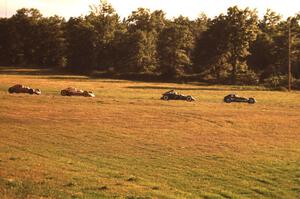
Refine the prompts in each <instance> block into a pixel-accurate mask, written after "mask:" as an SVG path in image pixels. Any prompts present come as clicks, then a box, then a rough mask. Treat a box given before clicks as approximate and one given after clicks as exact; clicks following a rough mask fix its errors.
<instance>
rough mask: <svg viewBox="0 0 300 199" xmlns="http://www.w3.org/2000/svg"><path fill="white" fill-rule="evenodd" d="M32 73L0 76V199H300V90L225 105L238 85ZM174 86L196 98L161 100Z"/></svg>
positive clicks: (261, 94) (267, 93)
mask: <svg viewBox="0 0 300 199" xmlns="http://www.w3.org/2000/svg"><path fill="white" fill-rule="evenodd" d="M33 72H34V71H29V72H28V71H27V72H26V71H22V70H19V71H17V73H11V72H10V71H6V72H3V71H2V73H1V74H0V127H1V128H0V198H41V197H42V198H128V199H129V198H130V199H131V198H132V199H133V198H210V199H217V198H283V199H286V198H300V93H299V92H293V93H286V92H270V91H255V90H252V91H245V90H240V91H235V92H238V94H240V95H243V96H246V97H247V96H248V97H250V96H254V97H255V98H256V99H257V100H258V103H257V104H254V105H249V104H224V103H223V102H222V99H223V97H224V95H225V94H228V93H230V92H232V91H231V90H232V89H234V90H236V89H238V88H237V87H230V86H227V87H226V86H205V85H195V84H168V83H143V82H131V81H123V80H109V79H91V78H88V77H83V76H62V75H47V74H41V75H33V74H34V73H33ZM16 83H21V84H25V85H29V86H31V87H33V88H40V89H41V90H42V92H43V95H41V96H30V95H26V94H18V95H17V94H13V95H11V94H8V93H7V88H8V87H9V86H11V85H13V84H16ZM68 86H75V87H78V88H82V89H88V90H93V91H95V94H96V98H83V97H62V96H60V95H59V92H58V91H60V90H61V89H63V88H66V87H68ZM171 88H175V89H177V91H179V92H182V93H186V94H192V95H193V96H195V97H196V98H197V101H196V102H192V103H188V102H182V101H168V102H165V101H161V100H159V98H160V95H161V93H162V92H164V91H166V90H168V89H171Z"/></svg>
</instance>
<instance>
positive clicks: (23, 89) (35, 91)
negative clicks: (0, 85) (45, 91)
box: [8, 84, 42, 95]
mask: <svg viewBox="0 0 300 199" xmlns="http://www.w3.org/2000/svg"><path fill="white" fill-rule="evenodd" d="M8 92H9V93H29V94H31V95H32V94H36V95H40V94H42V92H41V90H40V89H34V88H30V87H28V86H24V85H21V84H16V85H14V86H12V87H10V88H9V89H8Z"/></svg>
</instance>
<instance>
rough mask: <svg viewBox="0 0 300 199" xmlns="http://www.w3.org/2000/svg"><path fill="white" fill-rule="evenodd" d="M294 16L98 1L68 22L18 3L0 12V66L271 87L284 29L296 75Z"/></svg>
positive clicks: (283, 58)
mask: <svg viewBox="0 0 300 199" xmlns="http://www.w3.org/2000/svg"><path fill="white" fill-rule="evenodd" d="M299 22H300V13H299V14H297V15H295V16H291V17H289V18H288V19H286V20H284V19H283V18H282V17H281V16H280V15H279V14H277V13H275V12H273V11H271V10H267V12H266V13H265V15H264V17H263V18H261V19H259V18H258V16H257V12H256V11H255V10H251V9H249V8H246V9H240V8H238V7H237V6H234V7H230V8H228V10H227V13H226V14H220V15H219V16H216V17H214V18H209V17H207V16H206V15H205V14H201V15H199V17H198V18H197V19H194V20H190V19H189V18H187V17H183V16H179V17H177V18H173V19H167V18H166V16H165V13H164V12H163V11H162V10H155V11H153V12H151V11H150V10H149V9H146V8H139V9H137V10H136V11H133V12H132V13H131V15H129V16H128V17H126V18H124V19H121V18H120V16H119V15H118V14H117V12H116V11H115V10H114V9H113V7H112V6H111V5H110V4H109V3H107V2H105V1H103V2H100V4H99V5H94V6H91V11H90V13H89V14H88V15H86V16H80V17H71V18H70V19H68V20H66V19H64V18H62V17H59V16H52V17H43V16H42V14H41V13H40V12H39V10H37V9H25V8H22V9H19V10H17V12H16V14H14V15H13V16H12V17H10V18H0V64H1V65H5V66H24V67H45V68H65V69H68V70H70V71H73V72H78V73H90V72H92V71H106V72H109V73H122V74H138V75H143V74H150V75H155V76H160V77H162V78H165V79H173V80H177V79H180V78H182V77H197V78H198V79H199V80H206V81H210V82H215V83H231V84H258V83H266V82H269V83H270V84H272V85H273V86H274V85H275V86H276V85H281V82H285V80H286V75H287V73H288V67H287V66H288V41H289V39H288V35H289V34H288V29H289V27H290V30H291V55H290V57H291V64H292V71H293V77H294V79H295V82H297V80H296V79H299V78H300V25H299ZM298 83H299V82H298ZM282 84H284V83H282ZM299 85H300V84H299Z"/></svg>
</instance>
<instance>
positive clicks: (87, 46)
mask: <svg viewBox="0 0 300 199" xmlns="http://www.w3.org/2000/svg"><path fill="white" fill-rule="evenodd" d="M65 35H66V42H67V67H68V68H69V69H71V70H74V71H77V72H88V71H91V70H93V69H94V68H95V67H96V50H95V48H96V35H95V31H94V26H93V25H92V24H90V23H89V22H88V21H86V20H85V19H84V18H83V17H78V18H70V19H69V21H68V22H67V23H66V27H65Z"/></svg>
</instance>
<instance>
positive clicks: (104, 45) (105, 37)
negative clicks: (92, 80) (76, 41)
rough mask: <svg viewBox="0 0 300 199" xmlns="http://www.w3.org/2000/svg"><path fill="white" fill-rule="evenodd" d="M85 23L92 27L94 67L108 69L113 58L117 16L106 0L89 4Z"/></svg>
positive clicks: (117, 25) (117, 26)
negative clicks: (89, 8) (94, 55)
mask: <svg viewBox="0 0 300 199" xmlns="http://www.w3.org/2000/svg"><path fill="white" fill-rule="evenodd" d="M86 21H87V23H89V24H91V25H92V26H93V27H94V34H95V44H96V47H95V51H96V52H95V53H96V62H97V63H96V69H102V70H103V69H108V68H109V67H112V66H113V64H112V63H113V59H115V56H114V55H115V54H114V50H115V49H114V48H113V45H112V43H113V40H114V39H115V34H116V31H117V30H118V29H119V16H118V14H117V13H116V12H115V10H114V9H113V7H112V6H111V4H109V3H107V2H106V1H100V4H99V5H94V6H91V12H90V14H89V15H88V16H86Z"/></svg>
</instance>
